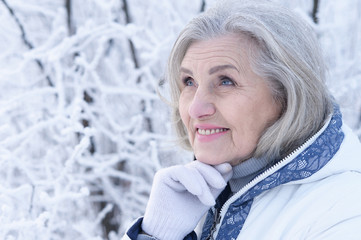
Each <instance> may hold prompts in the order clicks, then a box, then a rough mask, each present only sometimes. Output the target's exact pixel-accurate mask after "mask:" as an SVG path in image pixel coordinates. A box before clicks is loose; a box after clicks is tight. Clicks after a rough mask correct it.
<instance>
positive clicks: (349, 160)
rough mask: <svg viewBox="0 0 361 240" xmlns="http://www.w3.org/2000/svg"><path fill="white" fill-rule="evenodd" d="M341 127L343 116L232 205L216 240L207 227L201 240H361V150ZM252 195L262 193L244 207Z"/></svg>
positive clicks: (235, 198)
mask: <svg viewBox="0 0 361 240" xmlns="http://www.w3.org/2000/svg"><path fill="white" fill-rule="evenodd" d="M335 115H337V114H335ZM337 124H338V125H339V126H333V127H334V129H331V130H330V128H331V127H332V126H331V125H337ZM341 124H342V120H341V116H340V115H339V116H333V118H332V119H331V120H330V121H329V123H328V124H326V126H324V127H323V128H322V129H321V130H320V131H319V132H318V133H317V134H316V135H315V136H314V137H313V138H312V139H310V140H309V141H308V142H307V143H305V144H304V145H302V146H301V147H300V148H299V149H297V150H296V151H295V152H294V153H292V154H291V155H290V156H288V157H287V158H286V159H284V160H282V161H281V162H280V163H278V164H276V165H275V166H274V167H273V168H271V169H270V170H268V171H266V172H264V173H263V174H261V175H260V176H258V177H256V179H254V180H253V181H252V182H250V183H249V184H248V185H246V186H245V187H244V188H243V189H241V190H240V191H239V192H238V193H236V194H235V195H234V196H232V197H231V198H230V199H228V200H227V201H226V202H225V203H224V205H223V207H222V209H221V212H220V219H218V222H219V224H217V225H216V226H214V223H213V232H214V233H213V234H211V235H212V237H213V238H209V236H210V234H209V232H210V231H211V230H209V226H208V229H207V226H205V227H204V233H203V235H202V239H220V240H221V239H224V240H230V239H239V240H263V239H264V240H273V239H275V240H276V239H277V240H280V239H285V240H301V239H302V240H306V239H307V240H320V239H325V240H326V239H327V240H333V239H334V240H341V239H342V240H348V239H355V240H356V239H357V240H359V239H361V144H360V142H359V140H358V138H357V136H356V135H355V134H354V133H352V131H351V130H350V129H349V128H348V127H347V126H345V125H343V126H342V127H341ZM326 132H327V134H328V133H329V136H327V137H326V138H325V136H322V134H325V133H326ZM327 139H328V140H327ZM312 148H314V149H313V150H312ZM318 149H319V150H318ZM312 151H313V152H312ZM327 158H329V159H327ZM320 159H325V160H321V161H320ZM322 161H325V162H322ZM322 165H323V166H322ZM286 168H287V169H288V170H287V171H285V170H284V169H286ZM313 170H314V172H312V171H313ZM282 171H283V172H284V173H282ZM285 178H290V179H291V180H290V181H288V180H287V179H286V180H282V179H285ZM292 178H294V179H292ZM267 179H268V180H267ZM265 180H267V181H265ZM262 181H263V183H262ZM278 181H281V183H279V184H278V183H277V182H278ZM282 181H284V182H285V183H282ZM257 184H258V185H259V186H258V188H257V187H256V186H257ZM269 185H275V187H273V186H271V187H269ZM250 191H251V192H252V191H253V192H255V191H260V192H261V193H260V194H258V195H257V196H255V197H254V198H252V197H250V200H249V202H250V203H249V204H248V205H247V204H246V203H243V205H242V202H239V200H240V198H244V196H245V195H247V194H249V192H250ZM251 194H252V193H251ZM237 201H238V202H239V203H238V204H235V203H236V202H237ZM232 204H233V205H232ZM239 205H241V206H239ZM232 208H233V210H232ZM242 208H246V210H243V209H242ZM247 208H249V209H247ZM212 211H213V212H214V211H215V210H214V209H213V210H212ZM237 214H238V215H237ZM210 215H212V214H210ZM208 218H211V221H210V222H214V219H212V218H214V216H211V217H209V216H208ZM242 220H244V221H243V222H242ZM206 222H207V221H206ZM206 224H207V223H206ZM239 225H242V227H239Z"/></svg>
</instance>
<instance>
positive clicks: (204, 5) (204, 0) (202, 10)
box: [200, 0, 206, 12]
mask: <svg viewBox="0 0 361 240" xmlns="http://www.w3.org/2000/svg"><path fill="white" fill-rule="evenodd" d="M205 9H206V0H202V4H201V9H200V12H204V10H205Z"/></svg>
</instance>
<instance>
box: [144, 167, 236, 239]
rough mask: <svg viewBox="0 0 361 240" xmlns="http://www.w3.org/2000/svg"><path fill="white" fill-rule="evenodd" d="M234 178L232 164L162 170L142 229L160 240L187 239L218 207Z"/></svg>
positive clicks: (150, 199) (155, 178)
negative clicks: (222, 193) (213, 207)
mask: <svg viewBox="0 0 361 240" xmlns="http://www.w3.org/2000/svg"><path fill="white" fill-rule="evenodd" d="M231 177H232V167H231V165H230V164H228V163H223V164H220V165H217V166H210V165H207V164H204V163H201V162H199V161H193V162H191V163H189V164H187V165H180V166H174V167H169V168H165V169H162V170H160V171H158V172H157V173H156V175H155V177H154V181H153V186H152V191H151V194H150V198H149V201H148V205H147V208H146V211H145V215H144V220H143V223H142V229H143V231H144V232H146V233H147V234H149V235H151V236H153V237H156V238H158V239H183V238H184V237H185V236H186V235H187V234H189V233H190V232H192V231H193V229H194V228H195V227H196V226H197V224H198V222H199V221H200V219H201V218H202V216H203V215H204V214H205V213H206V212H207V211H208V209H209V208H210V207H211V206H213V205H214V204H215V198H216V197H217V196H218V195H219V194H220V193H221V192H222V190H223V189H224V188H225V187H226V185H227V182H228V180H229V179H230V178H231Z"/></svg>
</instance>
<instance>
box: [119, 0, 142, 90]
mask: <svg viewBox="0 0 361 240" xmlns="http://www.w3.org/2000/svg"><path fill="white" fill-rule="evenodd" d="M122 2H123V11H124V14H125V23H126V24H129V23H131V22H132V21H131V18H130V14H129V8H128V3H127V0H122ZM128 42H129V48H130V53H131V55H132V60H133V63H134V67H135V68H136V69H139V62H138V59H137V54H136V52H135V47H134V44H133V41H132V40H131V39H128ZM140 82H141V78H140V77H139V78H138V79H137V83H140Z"/></svg>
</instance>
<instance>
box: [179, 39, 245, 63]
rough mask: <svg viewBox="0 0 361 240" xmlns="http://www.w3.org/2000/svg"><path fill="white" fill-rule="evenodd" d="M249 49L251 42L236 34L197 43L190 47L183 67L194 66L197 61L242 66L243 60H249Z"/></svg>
mask: <svg viewBox="0 0 361 240" xmlns="http://www.w3.org/2000/svg"><path fill="white" fill-rule="evenodd" d="M248 47H249V40H247V39H245V38H244V37H241V36H239V35H236V34H230V35H226V36H222V37H217V38H213V39H209V40H204V41H197V42H194V43H192V44H191V45H190V47H189V48H188V50H187V51H186V54H185V56H184V58H183V61H182V63H181V65H182V66H184V65H190V64H192V65H193V64H194V62H195V61H196V62H201V61H208V62H213V61H223V62H226V63H229V64H234V65H242V62H243V60H244V59H246V58H247V54H246V50H247V48H248Z"/></svg>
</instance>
